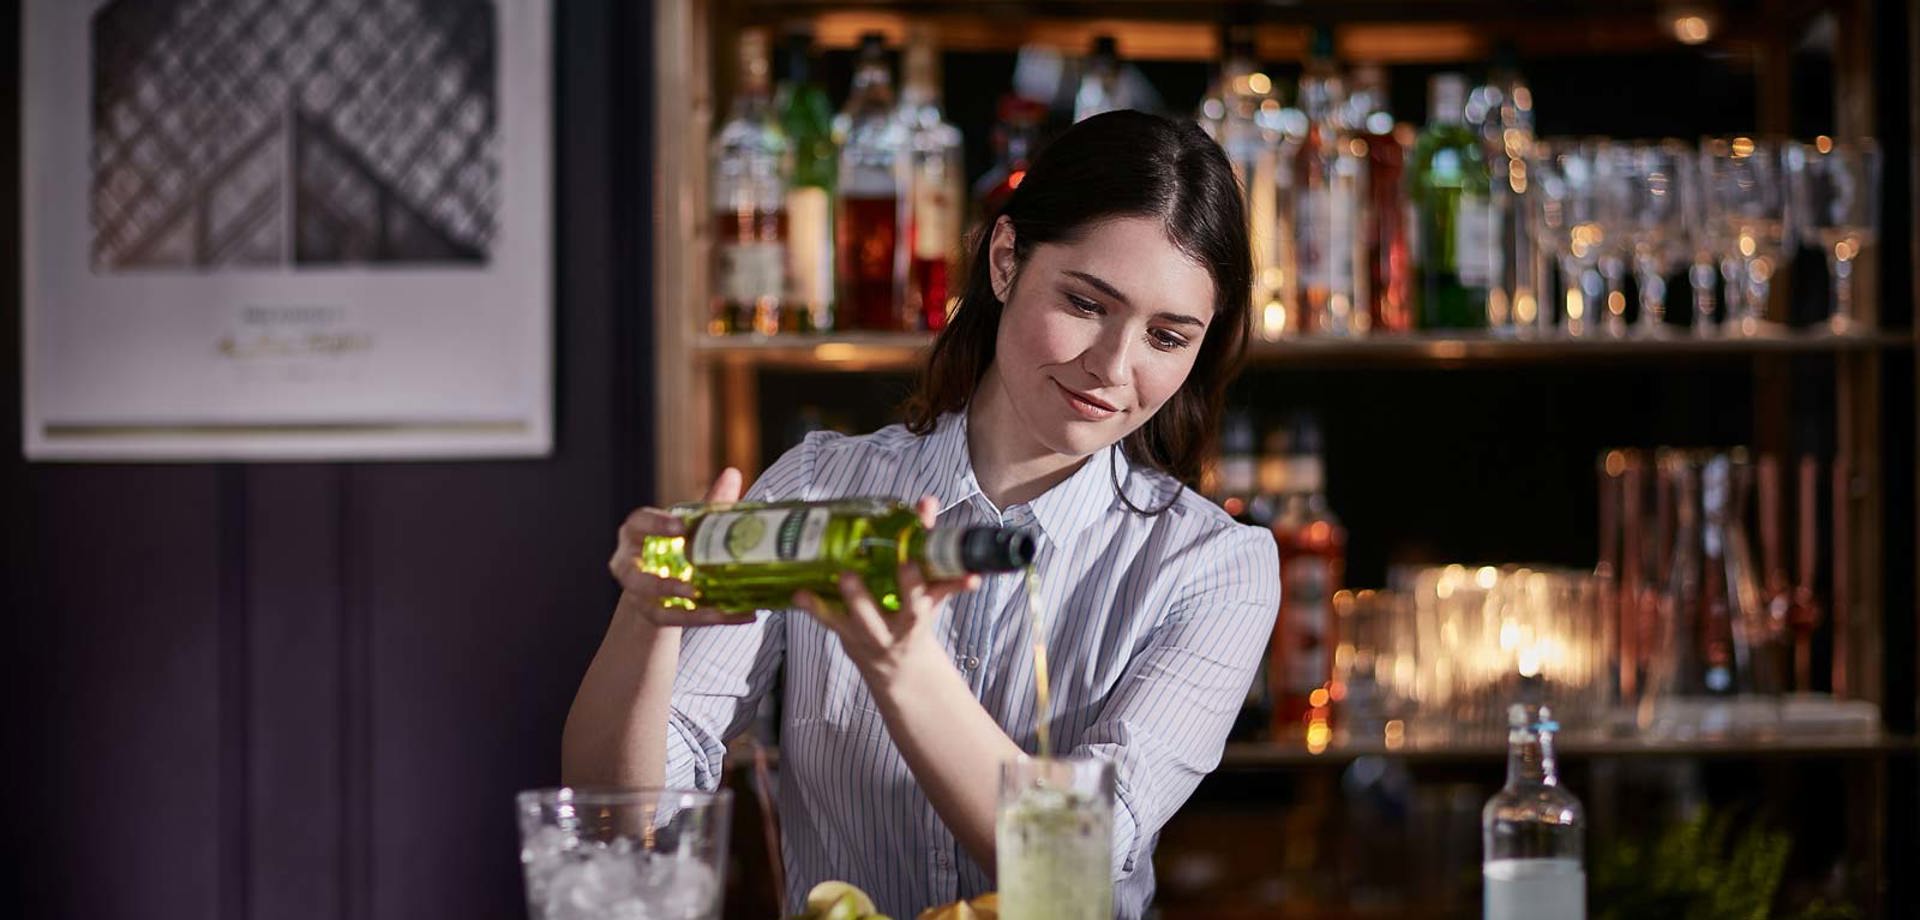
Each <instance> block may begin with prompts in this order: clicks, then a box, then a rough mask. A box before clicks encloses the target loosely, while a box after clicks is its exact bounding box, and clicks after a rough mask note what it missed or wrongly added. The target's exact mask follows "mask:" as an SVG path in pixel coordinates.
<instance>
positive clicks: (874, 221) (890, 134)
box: [835, 32, 907, 331]
mask: <svg viewBox="0 0 1920 920" xmlns="http://www.w3.org/2000/svg"><path fill="white" fill-rule="evenodd" d="M841 114H842V115H843V116H844V117H845V121H846V125H847V128H846V141H845V143H844V144H843V145H842V146H841V148H840V173H839V185H840V208H839V213H838V215H837V217H838V219H839V227H838V230H839V233H838V237H837V239H836V240H835V244H836V245H837V246H838V247H839V262H838V270H839V282H840V315H839V318H840V319H841V320H844V322H842V323H840V325H841V326H842V327H844V328H853V329H866V330H877V331H895V330H899V329H902V328H905V326H906V323H905V316H904V314H903V313H902V312H901V311H902V307H903V305H904V304H905V301H906V296H905V295H906V287H907V249H906V246H905V245H904V242H905V241H904V239H903V238H902V235H901V229H902V224H903V223H904V221H905V219H906V215H905V210H906V207H905V201H904V199H903V196H902V191H903V190H904V187H905V186H906V184H907V138H906V126H905V125H904V124H902V123H901V121H900V119H899V117H898V113H897V112H896V111H895V108H894V94H893V74H892V72H891V71H889V70H888V69H887V52H886V45H885V39H884V37H883V36H882V35H881V34H880V33H878V32H869V33H867V34H865V35H863V36H861V37H860V62H859V65H858V67H857V68H856V69H855V70H854V74H853V92H852V95H851V96H850V97H849V98H848V99H847V104H846V107H845V108H844V109H843V110H842V112H841Z"/></svg>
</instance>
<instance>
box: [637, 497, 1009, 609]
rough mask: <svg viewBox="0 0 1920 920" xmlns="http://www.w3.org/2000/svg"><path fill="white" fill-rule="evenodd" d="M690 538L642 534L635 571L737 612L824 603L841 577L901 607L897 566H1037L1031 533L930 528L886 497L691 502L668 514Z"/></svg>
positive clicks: (836, 593) (683, 602) (957, 570)
mask: <svg viewBox="0 0 1920 920" xmlns="http://www.w3.org/2000/svg"><path fill="white" fill-rule="evenodd" d="M668 510H669V511H670V512H671V513H673V514H674V515H675V516H677V517H679V518H680V519H681V520H682V521H684V522H685V524H686V535H685V536H679V537H665V536H656V537H648V538H646V540H645V541H644V542H643V543H642V544H641V547H640V568H641V569H642V570H644V571H646V572H649V573H651V574H654V575H658V576H660V577H661V578H674V579H679V580H682V581H686V582H688V583H690V584H692V585H693V587H694V590H695V592H696V595H695V597H694V598H691V599H689V598H673V599H671V600H669V601H667V604H668V605H669V606H678V607H683V608H689V607H693V606H695V605H698V606H703V607H713V608H716V609H720V610H727V611H733V612H737V613H750V612H752V611H755V610H765V609H777V608H782V607H788V606H791V605H792V603H793V595H794V593H795V592H797V591H802V590H805V591H812V592H813V593H814V594H816V595H818V596H819V597H821V598H822V599H823V600H826V601H828V602H829V603H834V602H836V601H837V599H838V598H839V597H840V589H839V585H838V580H839V577H840V573H842V572H855V573H858V574H859V575H860V577H861V578H862V579H863V580H865V582H866V584H867V588H868V589H869V590H871V591H872V592H873V596H874V599H875V600H876V601H877V602H879V604H880V606H881V607H883V608H885V609H887V610H898V609H900V586H899V574H898V573H899V567H900V565H901V564H903V563H906V562H914V563H917V564H919V565H920V566H921V567H922V569H923V570H924V571H925V572H926V575H927V577H929V578H934V579H948V578H959V577H961V576H963V575H966V574H967V573H969V572H1010V571H1013V570H1015V569H1021V568H1025V567H1026V566H1028V565H1030V564H1031V563H1032V562H1033V555H1034V551H1035V543H1034V538H1033V535H1032V534H1031V533H1029V532H1027V531H1025V530H1021V529H1019V528H1015V527H937V528H932V529H928V528H927V527H925V526H924V525H922V524H921V523H920V518H919V516H918V515H917V514H915V513H914V510H913V509H912V508H911V507H909V506H907V505H906V504H903V503H901V502H898V501H894V500H892V499H887V498H845V499H838V500H834V501H826V502H767V503H760V502H743V503H736V504H724V505H708V504H700V503H697V502H696V503H688V504H681V505H675V506H673V507H672V508H670V509H668Z"/></svg>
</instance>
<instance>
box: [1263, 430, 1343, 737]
mask: <svg viewBox="0 0 1920 920" xmlns="http://www.w3.org/2000/svg"><path fill="white" fill-rule="evenodd" d="M1289 434H1290V440H1289V441H1288V442H1287V443H1286V444H1285V445H1284V447H1282V449H1281V453H1282V454H1283V455H1284V456H1285V457H1286V461H1285V465H1286V476H1285V482H1284V485H1283V487H1284V490H1285V491H1284V493H1283V494H1282V496H1281V499H1280V502H1279V507H1278V508H1277V511H1276V514H1275V516H1274V519H1273V524H1272V529H1273V536H1274V541H1275V542H1276V543H1278V544H1279V547H1280V615H1279V618H1278V619H1277V620H1276V621H1275V623H1274V627H1273V629H1274V633H1273V643H1272V645H1271V646H1270V647H1269V651H1268V655H1269V676H1268V681H1269V683H1270V685H1271V687H1272V694H1273V726H1274V735H1275V737H1298V736H1299V734H1300V731H1301V729H1302V728H1303V727H1304V726H1306V724H1307V721H1308V718H1309V716H1311V715H1313V714H1315V713H1317V712H1318V713H1324V712H1325V711H1326V709H1327V708H1328V703H1329V700H1328V696H1327V695H1328V692H1329V691H1328V689H1327V683H1328V681H1330V680H1331V679H1332V677H1333V652H1334V646H1335V636H1334V626H1335V623H1334V617H1333V595H1334V592H1336V591H1338V590H1340V584H1341V580H1342V578H1343V577H1344V575H1345V569H1346V549H1347V532H1346V528H1344V527H1342V526H1341V525H1340V521H1339V520H1338V519H1337V518H1335V517H1334V515H1333V511H1332V510H1331V509H1330V508H1328V506H1327V498H1326V495H1325V493H1324V491H1323V489H1324V485H1325V478H1326V477H1325V465H1324V463H1323V462H1322V459H1321V437H1320V430H1319V427H1318V425H1317V424H1316V423H1314V421H1313V420H1312V419H1311V418H1307V417H1301V418H1299V419H1297V420H1296V421H1295V423H1294V424H1293V425H1292V426H1291V431H1290V432H1289Z"/></svg>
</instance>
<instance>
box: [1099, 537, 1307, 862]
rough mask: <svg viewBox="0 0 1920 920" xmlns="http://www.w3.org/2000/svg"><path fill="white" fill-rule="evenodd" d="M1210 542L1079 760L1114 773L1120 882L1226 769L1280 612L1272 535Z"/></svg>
mask: <svg viewBox="0 0 1920 920" xmlns="http://www.w3.org/2000/svg"><path fill="white" fill-rule="evenodd" d="M1206 543H1207V544H1210V545H1202V546H1196V547H1194V548H1193V550H1192V551H1191V552H1190V556H1191V558H1193V559H1194V560H1195V568H1196V570H1197V571H1196V572H1195V574H1194V575H1192V576H1191V577H1190V578H1189V579H1188V580H1187V582H1186V583H1185V584H1184V585H1183V586H1182V587H1181V588H1180V589H1179V590H1178V591H1176V593H1175V595H1174V596H1173V599H1172V601H1171V603H1170V604H1169V607H1168V609H1167V612H1166V615H1165V616H1164V617H1163V618H1162V619H1161V621H1160V623H1159V624H1158V625H1157V626H1156V627H1155V628H1154V630H1153V632H1152V634H1151V635H1150V637H1149V639H1148V641H1147V643H1146V646H1145V647H1144V648H1143V649H1141V650H1140V651H1139V652H1138V653H1137V654H1136V655H1135V656H1134V658H1133V660H1132V661H1131V662H1129V663H1128V665H1127V667H1126V669H1125V670H1124V671H1123V672H1122V676H1121V679H1120V682H1119V684H1118V685H1117V686H1116V687H1115V688H1114V692H1113V694H1112V695H1111V696H1110V697H1109V698H1108V699H1107V702H1106V705H1105V706H1104V707H1103V708H1102V709H1101V712H1100V716H1099V719H1098V720H1097V721H1096V722H1095V723H1094V724H1093V725H1092V726H1091V727H1090V728H1089V730H1088V731H1087V734H1086V735H1085V736H1084V738H1083V739H1082V743H1081V744H1080V745H1079V746H1077V747H1076V749H1075V751H1074V753H1076V754H1082V755H1086V756H1092V757H1100V758H1104V759H1107V760H1110V761H1112V763H1113V765H1114V773H1115V779H1116V785H1117V796H1116V798H1117V801H1116V802H1115V808H1114V827H1113V842H1114V848H1113V858H1114V867H1113V873H1114V879H1115V880H1116V881H1119V880H1122V879H1125V878H1126V877H1128V876H1130V875H1132V874H1133V873H1134V871H1135V870H1136V868H1137V867H1138V865H1139V861H1140V858H1141V856H1142V854H1143V853H1144V852H1145V851H1146V850H1147V848H1148V847H1149V846H1150V845H1151V844H1152V841H1153V840H1154V838H1155V837H1156V836H1157V835H1158V834H1159V833H1160V828H1161V827H1162V826H1163V825H1164V824H1166V822H1167V819H1168V818H1171V817H1172V816H1173V813H1174V812H1175V811H1176V810H1178V809H1179V808H1180V806H1181V805H1182V804H1184V803H1185V802H1186V800H1187V797H1188V796H1190V795H1192V794H1193V790H1194V787H1196V786H1198V785H1199V783H1200V780H1201V778H1202V777H1204V776H1206V775H1207V774H1208V773H1209V772H1212V770H1213V769H1214V768H1215V767H1216V766H1219V764H1220V754H1221V751H1222V749H1223V748H1224V747H1225V744H1226V739H1227V732H1228V730H1229V729H1231V728H1232V726H1233V720H1234V717H1235V716H1236V715H1237V714H1238V713H1239V711H1240V707H1241V705H1242V704H1243V703H1244V702H1245V700H1246V695H1247V687H1248V686H1249V685H1250V684H1251V682H1252V681H1253V678H1254V675H1255V674H1256V673H1257V672H1258V669H1259V663H1260V658H1261V656H1262V655H1263V654H1264V653H1265V651H1266V648H1267V640H1268V638H1269V637H1270V636H1271V635H1272V633H1273V622H1274V617H1275V616H1276V615H1277V614H1278V612H1279V606H1280V561H1279V553H1278V550H1277V548H1276V547H1275V545H1274V540H1273V535H1272V534H1270V533H1268V532H1267V531H1265V530H1263V529H1260V528H1256V527H1236V528H1232V529H1231V530H1227V531H1223V532H1221V533H1220V535H1219V536H1217V537H1214V538H1213V539H1210V540H1208V541H1206Z"/></svg>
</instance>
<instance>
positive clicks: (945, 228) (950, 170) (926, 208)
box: [900, 28, 966, 330]
mask: <svg viewBox="0 0 1920 920" xmlns="http://www.w3.org/2000/svg"><path fill="white" fill-rule="evenodd" d="M903 69H904V70H905V72H906V81H905V82H906V85H905V87H904V89H903V91H902V92H901V95H900V119H901V121H902V123H903V124H905V125H906V129H907V149H908V160H909V162H908V181H909V182H910V183H911V186H912V193H911V195H910V196H909V198H908V207H909V208H910V209H911V210H910V212H909V214H908V217H907V238H908V250H909V257H908V261H907V305H906V306H907V312H906V317H905V322H906V323H907V324H908V325H910V326H915V327H917V328H923V329H932V330H939V329H942V328H944V327H945V326H946V325H947V309H948V307H949V305H950V302H951V299H952V291H951V284H952V282H951V278H952V277H953V269H952V266H953V261H954V258H955V257H956V256H957V255H958V254H959V250H960V220H961V216H962V209H963V208H964V207H965V206H966V198H965V188H966V176H965V169H966V166H965V164H964V163H963V162H962V160H961V157H962V154H961V138H960V129H959V128H956V127H954V126H953V125H951V124H949V123H947V121H946V120H945V119H944V118H942V117H941V114H940V61H939V58H938V56H937V55H936V54H935V52H934V48H933V38H932V35H931V34H929V33H928V32H927V31H926V30H925V29H923V28H915V29H913V30H912V31H910V32H909V33H908V38H907V51H906V60H905V63H904V68H903Z"/></svg>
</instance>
